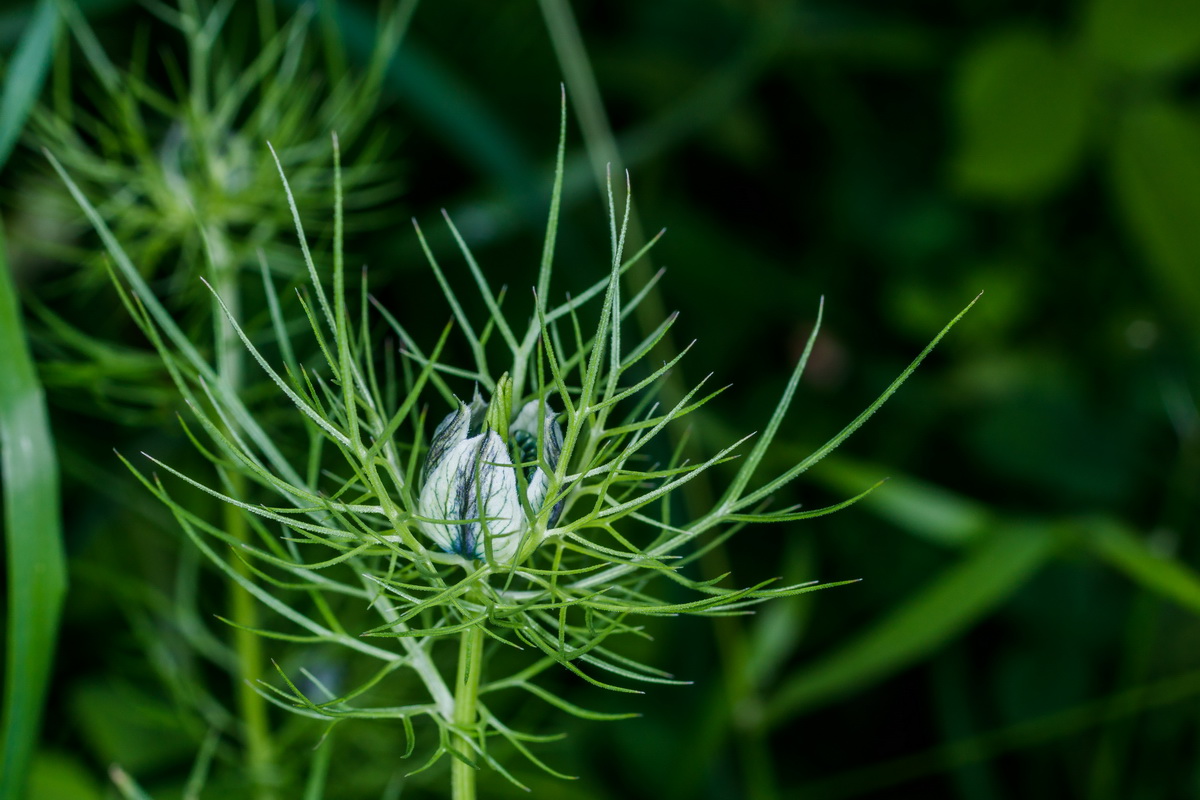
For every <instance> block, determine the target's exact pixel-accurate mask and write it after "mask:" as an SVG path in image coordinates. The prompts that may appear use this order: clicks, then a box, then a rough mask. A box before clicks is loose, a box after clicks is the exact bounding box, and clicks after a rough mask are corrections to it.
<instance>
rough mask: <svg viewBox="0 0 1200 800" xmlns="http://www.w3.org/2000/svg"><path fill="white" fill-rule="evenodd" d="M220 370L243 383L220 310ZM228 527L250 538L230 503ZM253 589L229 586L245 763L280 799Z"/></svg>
mask: <svg viewBox="0 0 1200 800" xmlns="http://www.w3.org/2000/svg"><path fill="white" fill-rule="evenodd" d="M209 246H210V257H211V266H212V271H213V279H214V280H213V283H214V286H215V288H216V290H217V293H218V294H219V295H220V296H221V299H222V300H224V301H225V305H226V306H227V307H228V308H229V310H230V313H232V314H238V313H239V312H240V310H241V291H240V289H241V287H240V286H239V285H238V268H237V264H236V262H235V261H234V260H233V258H232V257H231V254H230V253H229V251H228V249H227V248H226V245H225V238H224V236H223V235H222V232H221V231H220V230H215V231H214V230H210V231H209ZM216 318H217V348H216V349H217V373H218V375H220V377H221V380H222V381H223V382H224V383H225V385H226V386H228V387H229V388H230V389H231V390H232V391H234V392H238V391H240V390H241V388H242V349H241V342H240V340H239V339H238V338H237V332H236V331H234V329H233V326H232V324H230V322H229V320H228V319H227V318H226V317H225V315H223V314H217V315H216ZM229 479H230V489H231V491H232V492H233V495H234V497H238V498H239V499H241V498H244V496H245V491H246V477H245V476H244V475H243V474H241V473H240V472H233V473H231V474H230V476H229ZM225 528H226V531H227V532H228V533H229V535H230V536H231V537H232V538H233V539H235V540H237V541H238V542H244V543H248V542H249V541H250V538H251V537H250V530H249V526H248V525H247V524H246V518H245V517H244V516H242V512H241V511H240V510H239V509H237V508H235V507H233V506H230V505H225ZM233 568H234V569H235V570H237V572H238V574H239V575H241V576H242V577H244V578H245V579H246V580H253V579H254V576H253V574H252V573H251V571H250V568H249V566H247V564H246V563H245V562H244V561H243V560H242V559H240V558H235V559H234V560H233ZM257 602H258V601H256V600H255V599H254V597H253V596H251V594H250V593H249V592H248V591H246V590H245V589H243V588H242V587H241V585H239V584H237V583H234V584H231V585H230V587H229V611H230V618H231V619H232V620H233V622H234V623H236V625H237V627H236V628H235V629H234V631H233V645H234V651H235V652H236V653H237V660H238V672H239V675H238V677H239V679H240V680H239V681H238V685H237V706H238V712H239V715H240V716H241V718H242V724H243V725H244V726H245V737H246V738H245V742H246V767H247V768H248V770H249V772H250V779H251V781H252V782H253V783H254V787H255V797H257V798H258V800H275V793H274V791H273V789H272V784H273V783H274V781H273V772H274V753H273V749H274V748H273V745H272V742H271V727H270V720H269V719H268V717H267V703H266V701H265V700H264V699H263V698H262V696H261V695H260V694H259V693H258V692H257V691H255V689H254V687H255V686H256V685H257V684H258V682H259V681H260V680H262V677H263V651H262V641H261V640H260V639H259V637H258V635H257V634H255V633H253V632H252V629H254V628H257V627H259V618H258V606H257Z"/></svg>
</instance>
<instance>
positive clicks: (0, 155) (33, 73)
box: [0, 0, 59, 167]
mask: <svg viewBox="0 0 1200 800" xmlns="http://www.w3.org/2000/svg"><path fill="white" fill-rule="evenodd" d="M58 23H59V18H58V9H57V8H55V2H54V0H41V2H39V3H38V4H37V9H36V10H35V11H34V12H33V18H32V19H30V21H29V27H28V28H26V29H25V33H24V34H23V35H22V36H21V41H20V43H19V44H18V45H17V49H16V52H14V53H13V57H12V60H11V61H9V62H8V69H7V71H6V74H5V76H4V93H3V94H2V95H0V167H3V166H4V164H5V162H7V161H8V157H9V156H10V155H11V154H12V151H13V147H14V146H15V145H16V144H17V139H18V138H19V137H20V135H21V131H22V130H23V129H24V128H25V119H26V117H28V116H29V111H30V109H32V108H33V104H34V102H35V101H36V100H37V96H38V94H39V93H40V92H41V90H42V83H43V82H44V81H45V80H46V71H47V70H48V69H49V68H50V61H51V60H52V59H53V58H54V43H55V40H56V39H57V38H58V27H59V24H58Z"/></svg>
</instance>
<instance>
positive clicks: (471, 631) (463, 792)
mask: <svg viewBox="0 0 1200 800" xmlns="http://www.w3.org/2000/svg"><path fill="white" fill-rule="evenodd" d="M482 666H483V628H481V627H479V626H475V627H472V628H468V629H467V630H465V631H463V632H462V634H461V635H460V638H459V645H458V677H457V678H456V679H455V682H454V726H455V727H456V728H457V729H458V731H459V734H460V736H462V738H463V741H464V742H467V741H468V740H469V739H470V738H471V737H473V736H474V729H475V726H476V717H477V716H478V703H479V672H480V669H481V667H482ZM464 755H466V756H468V757H470V756H471V749H468V750H467V752H466V753H464ZM477 771H478V770H477V769H476V768H475V767H474V766H472V765H471V764H468V763H466V762H464V761H462V760H461V759H457V758H455V759H452V760H451V762H450V790H451V797H452V799H453V800H475V773H476V772H477Z"/></svg>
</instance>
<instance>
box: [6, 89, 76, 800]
mask: <svg viewBox="0 0 1200 800" xmlns="http://www.w3.org/2000/svg"><path fill="white" fill-rule="evenodd" d="M0 106H3V103H0ZM0 481H2V482H3V492H4V544H5V548H6V550H5V554H6V558H7V562H8V624H7V630H6V633H5V636H6V638H5V645H6V650H7V653H6V657H5V665H4V716H3V730H0V800H17V799H18V798H20V797H22V796H23V795H22V787H23V785H24V782H25V778H26V775H27V771H28V769H29V760H30V758H31V757H32V756H33V750H34V744H35V743H36V741H37V735H38V729H39V727H40V719H41V714H42V701H43V699H44V697H45V694H46V685H47V683H48V682H49V679H50V674H51V671H52V669H53V665H54V643H55V639H56V638H57V633H58V620H59V612H60V611H61V609H62V601H63V594H64V593H65V592H66V587H67V578H66V560H65V558H64V556H63V545H62V520H61V517H60V511H59V488H58V462H57V459H56V457H55V452H54V440H53V439H52V438H51V435H50V422H49V420H48V419H47V415H46V401H45V397H44V395H43V392H42V386H41V383H39V382H38V377H37V373H36V372H35V371H34V368H33V362H32V360H31V358H30V355H29V348H28V346H27V345H26V342H25V334H24V328H23V325H22V323H21V309H20V306H19V304H18V303H17V295H16V291H15V290H14V288H13V285H12V281H11V279H10V275H9V269H8V259H7V256H6V254H5V244H4V236H3V233H2V227H0Z"/></svg>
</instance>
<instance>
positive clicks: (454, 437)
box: [421, 402, 471, 483]
mask: <svg viewBox="0 0 1200 800" xmlns="http://www.w3.org/2000/svg"><path fill="white" fill-rule="evenodd" d="M470 426H471V411H470V409H469V408H468V407H467V405H466V403H461V402H460V403H459V404H458V410H457V411H452V412H450V413H449V414H447V415H446V416H445V417H444V418H443V419H442V421H441V422H439V423H438V426H437V427H436V428H435V429H434V431H433V437H432V438H431V439H430V440H429V453H428V454H426V456H425V466H424V467H423V468H422V470H421V479H422V480H423V481H425V482H426V483H428V482H429V476H430V474H431V473H432V472H433V471H434V470H435V469H437V466H438V464H439V463H440V462H441V460H442V459H443V458H445V457H446V454H447V453H448V452H449V451H450V448H452V447H454V445H456V444H458V443H459V442H462V441H463V440H465V439H466V438H467V429H468V428H469V427H470Z"/></svg>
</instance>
